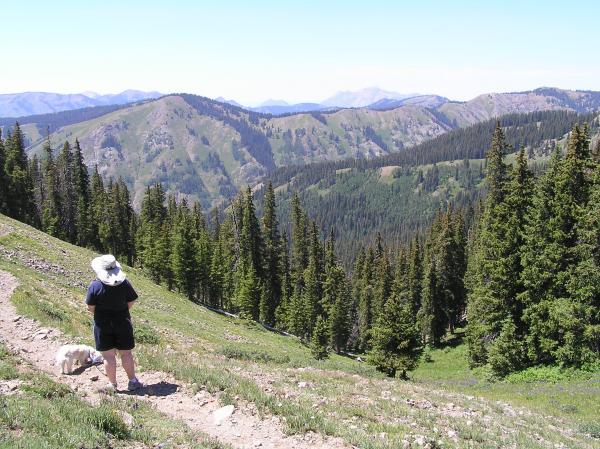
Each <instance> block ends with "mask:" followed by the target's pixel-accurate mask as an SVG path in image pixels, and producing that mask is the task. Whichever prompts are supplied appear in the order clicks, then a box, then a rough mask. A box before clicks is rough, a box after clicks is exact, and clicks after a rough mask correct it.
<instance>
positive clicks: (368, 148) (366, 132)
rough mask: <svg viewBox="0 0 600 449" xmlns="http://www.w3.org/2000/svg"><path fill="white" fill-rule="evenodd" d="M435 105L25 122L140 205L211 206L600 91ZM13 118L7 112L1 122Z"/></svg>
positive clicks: (164, 103) (34, 136) (163, 107)
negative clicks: (154, 198)
mask: <svg viewBox="0 0 600 449" xmlns="http://www.w3.org/2000/svg"><path fill="white" fill-rule="evenodd" d="M428 105H429V104H428V103H424V104H418V103H416V104H410V103H407V104H402V105H401V106H400V107H396V108H393V109H386V110H375V109H368V108H358V109H340V110H337V111H327V112H325V111H324V112H310V113H298V114H288V115H284V116H277V117H275V116H271V115H267V114H260V113H257V112H253V111H247V110H244V109H242V108H239V107H236V106H233V105H230V104H226V103H220V102H217V101H213V100H210V99H208V98H204V97H199V96H195V95H189V94H178V95H170V96H166V97H162V98H160V99H157V100H154V101H146V102H142V103H138V104H134V105H130V106H128V107H124V108H122V107H118V106H115V107H113V106H111V107H107V109H106V110H104V109H101V108H88V109H82V110H80V111H69V112H67V113H58V114H50V115H42V116H36V117H25V118H23V119H22V121H23V123H25V124H26V125H27V126H26V127H25V129H24V131H25V135H26V138H27V143H28V144H30V148H29V151H30V152H39V151H40V150H41V148H42V145H43V137H42V136H43V134H44V132H45V129H46V127H47V126H50V129H51V131H52V135H51V141H52V143H53V145H54V146H57V147H58V146H60V145H62V144H63V143H64V141H65V140H70V141H73V140H74V139H75V138H78V139H79V140H80V142H81V144H82V148H83V150H84V155H85V158H86V162H87V164H88V165H89V166H93V165H98V167H99V169H100V171H101V172H102V174H104V175H106V176H122V177H123V178H124V179H125V180H126V182H127V183H128V185H129V186H130V187H132V188H133V194H134V199H135V201H134V202H135V204H136V205H138V204H139V201H140V197H141V194H142V193H143V191H144V190H145V187H146V185H148V184H149V183H153V182H163V183H164V184H165V186H166V187H167V189H168V190H169V191H170V192H173V193H178V194H183V195H187V196H188V197H190V199H192V200H199V201H201V202H202V205H203V207H204V208H205V209H208V208H210V207H212V206H214V205H217V204H219V203H220V202H222V201H223V200H224V199H227V198H229V197H231V196H232V195H233V194H234V193H235V192H236V191H237V190H238V189H240V188H241V187H244V186H246V185H248V184H250V185H254V184H256V183H257V182H258V181H259V180H260V178H261V177H263V176H264V175H265V174H266V173H267V172H268V171H271V170H273V169H275V168H279V167H286V166H295V165H296V166H297V165H304V164H308V163H313V162H323V161H340V160H348V159H352V158H357V159H361V160H365V159H372V158H375V157H377V156H385V155H393V154H399V153H402V152H403V151H404V150H406V149H407V148H411V147H415V146H418V145H419V144H422V143H424V142H427V141H430V140H431V139H434V138H436V137H439V136H441V135H444V134H445V133H447V132H448V131H450V130H452V129H454V128H457V127H464V126H469V125H472V124H474V123H479V122H482V121H485V120H489V119H490V118H492V117H499V116H501V115H505V114H509V113H525V112H531V111H548V110H565V109H566V110H571V111H579V112H583V111H590V110H594V109H597V108H598V107H599V106H600V95H599V94H598V93H595V92H575V91H562V90H557V89H539V90H536V91H533V92H524V93H511V94H489V95H482V96H479V97H477V98H475V99H473V100H471V101H469V102H465V103H456V102H447V103H444V104H441V105H437V104H432V105H429V106H431V107H426V106H428ZM12 120H13V119H10V120H9V121H7V120H2V119H0V126H3V127H4V128H6V126H7V125H8V124H11V123H12Z"/></svg>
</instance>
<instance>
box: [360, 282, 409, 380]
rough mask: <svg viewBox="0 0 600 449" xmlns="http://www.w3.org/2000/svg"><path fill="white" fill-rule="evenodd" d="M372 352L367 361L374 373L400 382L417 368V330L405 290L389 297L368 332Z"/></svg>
mask: <svg viewBox="0 0 600 449" xmlns="http://www.w3.org/2000/svg"><path fill="white" fill-rule="evenodd" d="M371 343H372V347H373V348H372V350H371V351H370V353H369V356H368V358H367V360H368V362H369V363H370V364H372V365H374V366H375V367H376V368H377V370H379V371H381V372H383V373H385V374H387V375H388V376H390V377H395V376H396V374H398V373H399V375H400V376H399V377H400V378H401V379H406V378H407V371H412V370H413V369H415V368H416V367H417V364H418V360H419V331H418V328H417V326H416V325H415V317H414V314H413V313H412V304H411V302H410V298H409V296H408V290H404V294H400V295H393V296H392V297H391V298H390V299H389V300H388V301H387V302H386V304H385V307H384V312H383V313H382V314H381V316H380V318H379V320H378V321H377V323H376V325H375V326H374V328H373V330H372V339H371Z"/></svg>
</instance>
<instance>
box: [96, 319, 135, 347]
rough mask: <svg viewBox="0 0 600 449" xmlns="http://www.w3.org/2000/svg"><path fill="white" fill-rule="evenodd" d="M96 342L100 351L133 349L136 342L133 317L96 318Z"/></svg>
mask: <svg viewBox="0 0 600 449" xmlns="http://www.w3.org/2000/svg"><path fill="white" fill-rule="evenodd" d="M94 340H95V341H96V350H98V351H108V350H110V349H120V350H123V351H128V350H130V349H133V348H134V347H135V341H134V339H133V325H132V324H131V317H129V316H122V315H121V316H118V315H117V316H102V317H94Z"/></svg>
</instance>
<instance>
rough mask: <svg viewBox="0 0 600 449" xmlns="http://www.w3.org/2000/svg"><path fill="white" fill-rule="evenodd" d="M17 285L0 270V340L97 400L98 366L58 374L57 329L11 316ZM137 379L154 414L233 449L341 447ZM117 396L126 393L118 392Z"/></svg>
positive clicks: (169, 385) (207, 398) (164, 380)
mask: <svg viewBox="0 0 600 449" xmlns="http://www.w3.org/2000/svg"><path fill="white" fill-rule="evenodd" d="M18 285H19V283H18V281H17V279H16V278H15V277H14V276H12V275H11V274H10V273H7V272H5V271H1V270H0V340H1V341H2V342H3V343H4V344H5V345H6V346H7V347H8V349H10V350H12V351H13V352H15V353H18V354H19V355H20V356H21V357H22V358H24V359H26V360H27V361H29V362H30V363H32V364H33V365H34V366H35V367H36V368H38V369H40V370H42V371H45V372H46V373H48V374H50V375H51V376H53V378H55V379H56V380H57V381H59V382H62V383H64V384H67V385H69V386H70V387H71V388H72V389H74V390H76V391H77V392H79V393H80V394H81V395H82V396H84V397H85V398H86V399H87V400H89V401H90V402H92V403H97V402H98V401H99V400H100V397H101V395H100V393H98V389H99V388H100V387H102V386H103V385H105V384H106V378H105V376H104V372H103V368H102V367H88V368H85V369H84V368H79V369H77V370H76V371H75V374H72V375H65V374H60V369H59V368H58V367H55V366H54V355H55V353H56V350H57V349H58V348H59V347H60V346H61V345H62V344H65V343H69V341H68V339H67V338H66V336H65V335H63V334H62V333H61V332H60V331H59V330H57V329H52V328H46V327H42V326H41V325H40V324H39V323H38V322H37V321H35V320H32V319H29V318H25V317H23V316H20V315H18V314H17V313H16V310H15V308H14V306H13V305H12V303H11V302H10V296H11V295H12V293H13V292H14V290H15V289H16V288H17V286H18ZM118 371H119V375H118V383H119V386H120V388H122V387H124V386H126V385H127V379H126V377H125V375H124V373H123V372H122V370H121V369H119V370H118ZM139 377H140V379H141V380H142V381H143V382H144V383H145V384H146V387H145V388H143V389H142V390H140V391H138V392H136V393H135V396H136V397H137V398H139V400H143V401H147V402H149V403H151V404H152V406H153V407H155V408H156V409H157V410H159V411H160V412H163V413H165V414H167V415H169V416H171V417H173V418H175V419H178V420H180V421H182V422H183V423H184V424H182V425H187V426H189V427H190V428H191V429H193V430H196V431H200V432H203V433H205V434H206V435H208V436H210V437H212V438H214V439H216V440H218V441H220V442H222V443H227V444H229V445H231V446H233V447H235V448H239V449H242V448H256V447H260V448H266V449H278V448H281V449H325V448H335V449H337V448H340V449H341V448H347V447H348V446H347V445H345V444H344V443H343V442H342V441H341V440H340V439H336V438H329V437H327V438H325V437H322V436H320V435H317V434H314V433H308V434H306V435H292V436H287V435H285V434H284V432H283V425H282V423H281V422H280V419H279V418H278V417H276V416H273V417H267V418H262V419H261V418H260V417H259V415H258V413H257V411H256V408H255V407H254V405H253V404H247V403H246V404H244V403H242V402H240V403H239V405H238V407H234V406H232V405H230V406H226V407H222V406H220V404H219V402H218V397H217V396H216V395H214V394H211V393H209V392H207V391H204V390H201V391H200V392H198V393H196V394H194V393H193V391H192V390H191V388H190V387H189V386H187V385H184V384H182V383H181V382H178V381H177V380H176V379H174V378H173V377H172V376H170V375H169V374H166V373H161V372H143V373H141V374H140V376H139ZM118 394H122V395H126V394H131V393H129V392H126V391H120V392H119V393H118Z"/></svg>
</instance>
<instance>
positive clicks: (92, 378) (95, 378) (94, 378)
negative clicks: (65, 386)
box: [90, 376, 98, 382]
mask: <svg viewBox="0 0 600 449" xmlns="http://www.w3.org/2000/svg"><path fill="white" fill-rule="evenodd" d="M90 380H91V381H92V382H96V381H97V380H98V376H92V377H90Z"/></svg>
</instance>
